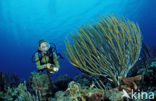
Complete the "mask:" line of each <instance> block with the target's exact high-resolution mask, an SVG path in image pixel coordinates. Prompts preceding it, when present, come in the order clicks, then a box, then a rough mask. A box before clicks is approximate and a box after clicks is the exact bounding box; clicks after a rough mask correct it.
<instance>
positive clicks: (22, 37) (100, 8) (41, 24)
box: [0, 0, 156, 78]
mask: <svg viewBox="0 0 156 101" xmlns="http://www.w3.org/2000/svg"><path fill="white" fill-rule="evenodd" d="M155 12H156V0H0V71H3V72H13V73H15V74H17V75H19V76H20V77H22V78H27V77H28V76H29V74H30V72H32V71H34V70H36V67H35V65H34V64H33V63H32V61H31V57H32V54H33V53H34V52H35V51H36V49H37V44H38V41H39V40H40V39H45V40H47V41H49V42H54V43H56V45H57V50H58V51H59V52H61V53H63V51H65V46H64V40H65V37H70V32H72V31H73V29H77V28H78V26H81V25H83V24H88V23H91V22H92V21H96V20H97V19H98V16H100V15H108V14H115V15H121V16H124V17H126V18H129V19H130V20H132V21H134V22H137V23H138V24H139V26H140V28H141V31H142V35H143V40H144V42H145V43H146V44H147V45H148V46H152V45H156V40H155V39H156V13H155ZM60 65H61V69H60V71H59V72H58V73H57V74H55V75H54V76H58V75H61V74H69V75H70V76H74V75H76V74H77V73H79V71H78V70H77V69H76V68H74V67H73V66H72V65H71V64H70V63H69V62H68V61H67V60H66V59H65V60H60Z"/></svg>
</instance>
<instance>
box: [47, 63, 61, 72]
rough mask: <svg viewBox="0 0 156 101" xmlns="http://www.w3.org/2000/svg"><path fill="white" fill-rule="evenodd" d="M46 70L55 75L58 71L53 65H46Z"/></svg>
mask: <svg viewBox="0 0 156 101" xmlns="http://www.w3.org/2000/svg"><path fill="white" fill-rule="evenodd" d="M47 68H48V72H49V73H56V72H58V71H59V67H56V66H55V65H53V64H47Z"/></svg>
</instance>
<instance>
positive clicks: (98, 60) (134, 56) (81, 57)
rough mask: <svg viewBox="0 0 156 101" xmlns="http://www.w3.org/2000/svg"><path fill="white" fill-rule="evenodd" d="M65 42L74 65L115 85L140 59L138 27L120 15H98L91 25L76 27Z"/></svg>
mask: <svg viewBox="0 0 156 101" xmlns="http://www.w3.org/2000/svg"><path fill="white" fill-rule="evenodd" d="M75 33H76V34H72V35H71V36H72V39H73V40H72V44H71V43H70V42H69V40H68V39H67V41H66V42H65V46H66V50H67V52H66V57H67V59H68V60H69V62H70V63H71V64H73V65H74V66H75V67H77V68H79V69H82V70H84V71H86V72H88V73H90V74H94V75H101V76H104V77H106V78H107V79H108V80H109V81H110V82H112V84H114V85H115V86H116V87H118V86H120V85H121V78H122V77H127V74H128V72H129V70H130V69H131V68H132V67H133V66H134V64H135V63H136V61H137V60H138V58H139V55H140V50H141V46H142V39H141V32H140V29H139V26H138V25H137V24H135V23H134V22H131V21H129V20H125V19H124V18H122V17H116V16H114V15H110V16H107V17H101V18H100V19H99V22H95V23H93V25H90V24H89V25H88V26H82V27H79V31H78V32H77V31H75Z"/></svg>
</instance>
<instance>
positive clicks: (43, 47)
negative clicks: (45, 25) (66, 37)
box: [39, 40, 50, 53]
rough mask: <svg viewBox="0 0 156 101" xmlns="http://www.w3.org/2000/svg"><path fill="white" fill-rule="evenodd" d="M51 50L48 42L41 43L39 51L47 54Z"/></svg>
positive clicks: (42, 41)
mask: <svg viewBox="0 0 156 101" xmlns="http://www.w3.org/2000/svg"><path fill="white" fill-rule="evenodd" d="M49 48H50V44H49V43H48V42H47V41H46V40H40V41H39V50H40V51H41V52H44V53H46V52H47V51H48V50H49Z"/></svg>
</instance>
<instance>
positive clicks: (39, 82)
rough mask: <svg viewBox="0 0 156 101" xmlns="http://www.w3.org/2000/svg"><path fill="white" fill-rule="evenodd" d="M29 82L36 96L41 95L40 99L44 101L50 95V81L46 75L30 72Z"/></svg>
mask: <svg viewBox="0 0 156 101" xmlns="http://www.w3.org/2000/svg"><path fill="white" fill-rule="evenodd" d="M29 81H30V84H31V87H32V89H33V92H34V94H35V95H36V96H39V95H41V96H42V99H46V98H47V96H50V95H52V80H51V78H50V76H49V75H48V74H42V73H38V72H32V73H31V75H30V80H29Z"/></svg>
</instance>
